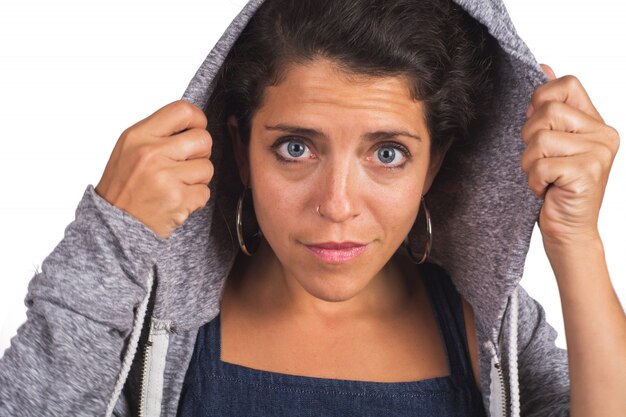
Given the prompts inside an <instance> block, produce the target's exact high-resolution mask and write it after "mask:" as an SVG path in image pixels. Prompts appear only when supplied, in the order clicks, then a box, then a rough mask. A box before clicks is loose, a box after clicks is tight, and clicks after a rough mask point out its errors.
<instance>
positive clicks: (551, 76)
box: [539, 64, 557, 81]
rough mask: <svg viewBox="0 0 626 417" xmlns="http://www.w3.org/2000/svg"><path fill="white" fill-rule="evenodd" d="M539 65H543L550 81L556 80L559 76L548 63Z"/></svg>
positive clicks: (542, 67)
mask: <svg viewBox="0 0 626 417" xmlns="http://www.w3.org/2000/svg"><path fill="white" fill-rule="evenodd" d="M539 66H540V67H541V69H542V70H543V72H544V73H545V74H546V75H547V76H548V79H549V80H550V81H552V80H556V78H557V77H556V74H555V73H554V71H553V70H552V68H551V67H550V66H549V65H548V64H539Z"/></svg>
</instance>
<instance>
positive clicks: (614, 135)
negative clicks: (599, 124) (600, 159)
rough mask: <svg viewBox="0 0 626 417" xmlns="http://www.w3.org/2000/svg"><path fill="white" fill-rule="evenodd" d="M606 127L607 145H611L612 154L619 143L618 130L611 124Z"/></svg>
mask: <svg viewBox="0 0 626 417" xmlns="http://www.w3.org/2000/svg"><path fill="white" fill-rule="evenodd" d="M608 128H609V133H608V135H607V136H608V138H609V146H610V147H611V150H612V151H613V154H616V153H617V150H618V149H619V145H620V137H619V132H618V131H617V129H615V128H614V127H613V126H608Z"/></svg>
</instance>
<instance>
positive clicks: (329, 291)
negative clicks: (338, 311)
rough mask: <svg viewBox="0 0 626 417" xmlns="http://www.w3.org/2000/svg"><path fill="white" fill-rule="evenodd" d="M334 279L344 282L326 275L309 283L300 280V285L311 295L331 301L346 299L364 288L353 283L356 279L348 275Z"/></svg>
mask: <svg viewBox="0 0 626 417" xmlns="http://www.w3.org/2000/svg"><path fill="white" fill-rule="evenodd" d="M336 279H339V280H344V282H337V281H335V279H334V278H332V277H327V278H322V279H319V278H317V279H315V280H314V281H313V282H309V283H303V282H301V283H300V285H302V287H303V288H304V290H305V291H306V292H308V293H309V294H311V295H312V296H313V297H315V298H317V299H320V300H323V301H328V302H333V303H337V302H341V301H348V300H350V299H351V298H353V297H354V296H355V295H357V294H358V293H359V292H361V290H363V288H364V287H363V286H360V285H355V283H356V280H352V279H351V278H349V277H348V278H346V277H345V275H344V276H343V277H342V278H336ZM366 285H367V284H366Z"/></svg>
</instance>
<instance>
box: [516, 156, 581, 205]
mask: <svg viewBox="0 0 626 417" xmlns="http://www.w3.org/2000/svg"><path fill="white" fill-rule="evenodd" d="M588 161H589V158H588V157H587V155H585V154H578V155H574V156H559V157H553V158H540V159H537V160H536V161H535V162H534V163H533V165H532V167H531V169H530V171H529V172H528V187H529V188H530V189H531V190H532V191H533V193H535V194H536V195H537V196H539V197H541V198H544V197H545V194H546V191H547V189H548V187H549V186H550V185H551V184H554V185H555V186H558V187H561V188H565V187H567V186H568V185H569V184H571V183H572V182H573V181H576V180H578V179H579V178H580V177H581V176H582V175H584V174H583V173H584V172H585V169H584V167H585V164H586V163H588Z"/></svg>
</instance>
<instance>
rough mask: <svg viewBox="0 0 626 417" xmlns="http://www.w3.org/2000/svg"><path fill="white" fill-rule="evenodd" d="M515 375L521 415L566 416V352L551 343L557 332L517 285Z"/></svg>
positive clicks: (568, 394)
mask: <svg viewBox="0 0 626 417" xmlns="http://www.w3.org/2000/svg"><path fill="white" fill-rule="evenodd" d="M518 302H519V305H518V308H519V310H518V311H519V319H518V320H519V323H518V325H519V327H518V328H519V335H518V338H519V345H518V348H519V350H518V376H519V390H520V407H521V415H522V416H527V417H539V416H541V417H547V416H550V417H552V416H569V415H570V393H569V366H568V361H567V350H565V349H562V348H559V347H558V346H556V344H555V340H556V338H557V335H558V333H557V331H556V330H555V329H554V328H553V327H552V326H551V325H550V324H549V323H548V322H547V321H546V314H545V311H544V309H543V307H542V306H541V304H539V302H538V301H537V300H535V299H534V298H532V297H531V296H530V295H529V294H528V293H527V292H526V291H525V290H524V289H523V288H522V287H521V285H520V286H518Z"/></svg>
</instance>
